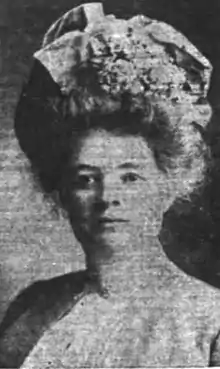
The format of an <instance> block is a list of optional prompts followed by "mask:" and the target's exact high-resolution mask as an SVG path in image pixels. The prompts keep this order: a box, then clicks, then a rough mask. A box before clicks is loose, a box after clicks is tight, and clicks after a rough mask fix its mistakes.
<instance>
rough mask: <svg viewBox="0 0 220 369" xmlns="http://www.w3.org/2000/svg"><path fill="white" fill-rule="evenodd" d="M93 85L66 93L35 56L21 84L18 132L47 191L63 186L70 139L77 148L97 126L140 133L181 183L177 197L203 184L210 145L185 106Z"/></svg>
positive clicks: (157, 159)
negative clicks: (28, 74)
mask: <svg viewBox="0 0 220 369" xmlns="http://www.w3.org/2000/svg"><path fill="white" fill-rule="evenodd" d="M93 86H94V88H92V89H91V90H89V89H88V88H87V89H85V88H84V89H81V90H78V91H77V92H76V91H72V92H71V93H70V94H69V96H63V95H62V93H61V91H60V89H59V87H58V85H57V84H56V83H55V82H54V81H53V80H52V78H51V76H50V74H49V72H48V71H47V70H46V69H45V68H44V67H43V66H42V65H41V64H40V63H39V62H36V63H35V65H34V68H33V71H32V74H31V76H30V79H29V82H28V83H27V84H26V86H25V87H24V89H23V93H22V94H21V97H20V101H19V103H18V105H17V110H16V116H15V132H16V136H17V138H18V140H19V143H20V146H21V148H22V150H23V151H24V152H25V154H26V155H27V157H28V158H29V161H30V164H31V170H32V172H33V174H34V177H35V180H37V182H38V183H39V184H40V186H41V189H42V190H43V191H44V193H45V194H47V195H51V194H52V193H53V192H54V191H58V192H59V188H60V185H61V179H62V174H63V170H64V169H65V167H66V164H67V163H68V158H69V155H70V143H71V145H72V147H74V149H75V150H76V152H77V150H78V148H79V146H80V143H81V139H82V138H83V137H84V136H85V135H86V134H87V132H88V131H89V130H90V129H98V128H101V129H105V130H107V131H110V132H113V133H115V134H120V135H136V136H137V135H139V136H142V137H143V138H144V139H145V141H146V143H147V144H148V146H149V147H150V148H151V150H152V152H153V154H154V157H155V163H156V165H157V166H158V168H159V169H160V170H161V171H163V172H164V173H165V174H166V176H167V177H169V179H170V180H173V181H175V183H176V184H177V187H176V197H177V198H178V197H179V198H183V197H184V198H186V197H188V196H189V195H190V194H192V193H194V192H195V191H198V189H199V188H201V186H202V185H203V184H204V180H205V174H206V172H207V170H208V168H209V167H210V154H209V147H208V144H207V142H206V138H205V133H204V131H203V128H202V127H201V125H200V122H199V121H194V120H192V121H191V120H190V119H189V116H188V114H187V113H188V111H187V107H186V106H184V105H183V104H181V103H180V104H174V103H173V102H172V101H167V100H165V99H164V100H163V99H155V98H153V97H152V98H150V97H149V96H148V97H146V96H144V94H135V95H134V94H132V93H131V92H130V91H126V92H123V93H121V94H119V95H118V96H114V97H112V96H110V94H107V93H103V92H100V91H101V90H99V89H97V86H95V84H94V85H93Z"/></svg>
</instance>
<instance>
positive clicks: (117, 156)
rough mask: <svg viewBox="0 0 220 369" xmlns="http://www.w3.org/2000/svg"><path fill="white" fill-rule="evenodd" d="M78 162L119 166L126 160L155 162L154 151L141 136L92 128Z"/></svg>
mask: <svg viewBox="0 0 220 369" xmlns="http://www.w3.org/2000/svg"><path fill="white" fill-rule="evenodd" d="M74 161H75V162H76V164H82V163H83V164H87V165H91V166H96V167H106V168H111V167H117V166H119V165H120V164H123V163H124V162H132V163H136V164H138V165H142V166H143V165H147V163H148V164H149V163H151V164H152V163H153V165H154V166H155V162H154V158H153V154H152V151H151V150H150V148H149V147H148V146H147V143H146V142H145V140H144V139H143V138H142V137H139V136H130V135H127V136H122V135H115V134H114V133H110V132H107V131H105V130H90V131H89V133H88V134H87V135H86V137H85V138H83V140H82V142H81V145H80V148H79V151H78V153H77V157H76V158H75V160H74Z"/></svg>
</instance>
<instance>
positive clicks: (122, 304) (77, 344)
mask: <svg viewBox="0 0 220 369" xmlns="http://www.w3.org/2000/svg"><path fill="white" fill-rule="evenodd" d="M161 263H163V265H161ZM161 266H162V268H161ZM142 276H143V275H142ZM144 276H145V277H144V279H143V281H145V283H142V288H141V290H139V291H138V292H134V295H133V296H130V297H129V298H127V299H124V300H123V299H122V298H120V297H119V298H118V299H116V300H111V299H105V298H103V297H102V296H100V295H99V294H98V293H89V290H88V288H87V287H88V284H87V282H86V280H85V278H84V277H85V272H79V273H78V274H77V273H72V274H69V275H67V276H62V277H58V278H55V279H53V280H50V281H44V282H38V284H36V285H35V292H34V295H35V298H34V299H33V293H32V307H31V306H30V307H29V308H27V309H26V310H25V311H26V313H25V314H26V318H24V319H23V323H22V319H21V320H20V323H18V322H19V319H18V318H17V323H16V320H14V322H12V324H11V325H10V324H9V330H8V332H9V331H10V329H11V328H10V326H11V327H12V326H13V325H14V327H15V328H14V329H15V331H14V333H15V332H19V333H18V336H19V335H20V337H18V338H17V339H16V338H15V339H14V341H13V342H11V343H14V345H13V346H12V345H9V344H7V340H8V342H9V341H10V334H9V335H8V338H7V337H6V338H4V337H2V338H1V339H0V363H3V364H4V365H2V366H3V367H4V366H5V367H13V365H12V364H13V362H12V361H11V362H10V360H11V359H10V358H11V357H13V355H14V363H15V366H14V367H21V368H22V369H32V368H33V369H38V368H41V369H46V368H70V367H89V368H91V367H94V368H95V367H97V368H100V367H102V368H103V367H106V368H107V367H115V368H116V367H117V368H120V367H121V368H124V367H178V366H180V367H207V366H209V365H217V364H219V363H220V361H219V358H218V333H219V331H220V292H219V290H218V289H216V288H213V287H211V286H209V285H207V284H206V283H204V282H201V281H200V280H197V279H195V278H193V277H190V276H188V275H187V274H185V273H184V272H182V271H181V270H180V269H179V268H177V267H176V266H175V265H174V264H173V263H172V262H171V261H169V260H168V259H167V258H166V257H165V255H164V258H162V259H160V260H159V262H158V263H157V262H155V265H152V263H151V265H150V264H149V265H148V268H146V270H145V271H144ZM36 286H37V288H36ZM45 286H47V288H45ZM70 286H71V287H70ZM85 286H87V287H85ZM42 291H44V292H42ZM52 291H53V292H52ZM90 292H91V291H90ZM39 296H40V297H39ZM28 299H29V304H30V305H31V303H30V296H29V298H28ZM26 300H27V297H26ZM33 301H35V303H33ZM36 306H37V308H36ZM25 314H24V315H25ZM20 316H21V315H20ZM27 322H28V324H29V328H28V329H27V328H26V326H25V324H27ZM22 324H23V325H22ZM16 327H17V328H16ZM30 331H31V333H30ZM6 332H7V329H6ZM26 332H27V335H28V334H29V338H28V342H27V341H26V343H25V339H24V344H23V348H22V344H21V341H22V339H23V337H24V335H26ZM11 334H12V331H11ZM3 336H4V335H3ZM6 336H7V333H6ZM15 336H16V334H14V337H15ZM31 340H32V341H33V344H30V345H29V342H30V341H31ZM16 345H18V346H19V350H20V361H19V360H18V359H16V354H14V352H15V347H16ZM25 347H26V348H25ZM7 350H8V354H5V353H6V352H7ZM10 350H12V351H11V353H10ZM19 350H18V351H19ZM1 360H2V361H1ZM4 360H5V361H4ZM7 360H8V361H7ZM16 360H17V362H16ZM16 365H17V366H16Z"/></svg>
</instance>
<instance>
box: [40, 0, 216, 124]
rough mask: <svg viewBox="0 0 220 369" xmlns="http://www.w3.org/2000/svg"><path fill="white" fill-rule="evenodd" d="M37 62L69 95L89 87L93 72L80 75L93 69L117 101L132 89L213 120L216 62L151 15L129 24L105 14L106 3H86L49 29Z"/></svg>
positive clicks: (133, 19)
mask: <svg viewBox="0 0 220 369" xmlns="http://www.w3.org/2000/svg"><path fill="white" fill-rule="evenodd" d="M34 58H36V59H37V60H38V61H39V62H40V63H41V64H42V65H43V66H44V67H45V68H46V69H47V71H48V72H49V74H50V75H51V77H52V79H53V81H54V82H55V83H56V84H58V85H59V88H60V90H61V92H62V94H63V95H69V94H70V93H71V92H74V91H75V92H76V93H77V91H79V90H80V89H81V88H85V89H86V88H89V83H90V82H91V81H92V83H94V80H91V78H90V76H91V74H90V73H87V77H86V78H84V79H82V78H79V75H80V73H81V71H84V72H85V74H86V70H87V71H88V70H93V71H95V72H96V83H97V84H98V87H99V88H100V90H102V91H103V92H106V93H107V94H111V96H113V97H114V96H118V95H119V94H122V93H124V92H126V91H130V93H132V94H133V95H135V94H144V95H146V96H153V97H155V98H156V97H159V98H160V99H165V100H167V99H169V100H170V101H171V102H172V104H175V103H177V104H178V103H181V104H184V103H186V104H187V105H188V106H189V107H191V108H192V109H191V108H189V110H193V111H194V113H195V114H196V116H198V115H199V120H200V124H201V125H205V124H206V123H207V121H208V120H209V119H210V116H211V108H210V106H209V104H208V103H207V100H206V97H207V92H208V89H209V84H210V78H211V72H212V66H211V64H210V62H209V61H208V60H207V59H206V58H205V57H204V56H203V55H202V54H201V53H200V52H199V50H197V48H196V47H195V46H193V45H192V44H191V43H190V42H189V41H188V39H187V38H186V37H185V36H183V35H182V34H181V33H180V32H177V31H176V30H175V29H174V28H173V27H172V26H170V25H168V24H166V23H164V22H159V21H157V20H153V19H150V18H149V17H147V16H144V15H137V16H134V17H132V18H130V19H128V20H124V19H118V18H116V17H115V16H114V15H105V14H104V12H103V7H102V4H101V3H89V4H83V5H80V6H78V7H76V8H74V9H72V10H70V11H69V12H67V13H66V14H64V15H63V16H62V17H61V18H60V19H58V20H57V21H56V22H55V23H54V24H53V25H52V26H51V27H50V28H49V30H48V31H47V33H46V34H45V36H44V39H43V43H42V48H41V49H40V50H38V51H37V52H36V53H35V54H34ZM81 75H82V73H81ZM82 84H84V86H82ZM197 118H198V117H197Z"/></svg>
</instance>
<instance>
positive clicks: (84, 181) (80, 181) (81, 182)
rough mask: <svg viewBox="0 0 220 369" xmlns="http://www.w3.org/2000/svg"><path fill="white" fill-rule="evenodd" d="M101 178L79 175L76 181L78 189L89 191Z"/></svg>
mask: <svg viewBox="0 0 220 369" xmlns="http://www.w3.org/2000/svg"><path fill="white" fill-rule="evenodd" d="M98 181H99V178H98V177H97V176H95V175H94V174H79V175H78V176H77V177H76V179H75V185H76V187H77V188H81V189H87V188H90V187H93V186H94V185H95V184H96V183H98Z"/></svg>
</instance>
